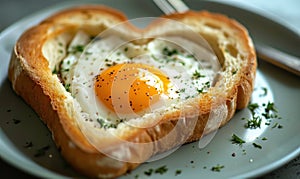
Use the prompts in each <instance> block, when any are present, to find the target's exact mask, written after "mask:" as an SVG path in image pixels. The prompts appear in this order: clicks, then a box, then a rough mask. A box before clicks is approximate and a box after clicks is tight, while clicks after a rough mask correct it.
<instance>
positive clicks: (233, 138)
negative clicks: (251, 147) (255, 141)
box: [231, 134, 245, 145]
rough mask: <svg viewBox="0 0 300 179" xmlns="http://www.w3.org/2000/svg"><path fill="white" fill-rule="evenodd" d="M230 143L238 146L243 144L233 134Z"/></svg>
mask: <svg viewBox="0 0 300 179" xmlns="http://www.w3.org/2000/svg"><path fill="white" fill-rule="evenodd" d="M231 142H232V144H238V145H242V144H243V143H245V141H244V140H243V139H241V138H239V137H238V136H237V135H235V134H233V135H232V138H231Z"/></svg>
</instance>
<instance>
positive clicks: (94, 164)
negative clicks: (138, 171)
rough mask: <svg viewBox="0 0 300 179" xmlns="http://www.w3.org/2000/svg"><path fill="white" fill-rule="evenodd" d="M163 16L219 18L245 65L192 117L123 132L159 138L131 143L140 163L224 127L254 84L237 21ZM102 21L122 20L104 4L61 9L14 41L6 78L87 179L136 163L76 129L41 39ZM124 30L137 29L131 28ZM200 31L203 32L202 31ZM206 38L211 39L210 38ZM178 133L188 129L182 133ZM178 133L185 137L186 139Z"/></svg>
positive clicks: (210, 22) (134, 138)
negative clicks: (112, 154)
mask: <svg viewBox="0 0 300 179" xmlns="http://www.w3.org/2000/svg"><path fill="white" fill-rule="evenodd" d="M164 17H165V18H170V19H175V20H179V21H181V22H183V23H185V24H187V25H190V26H191V27H192V26H194V23H195V21H196V22H198V21H200V20H203V19H204V20H205V21H206V23H207V26H211V27H212V28H219V27H213V26H215V24H216V23H214V22H217V24H219V26H220V27H222V28H223V27H224V28H225V29H229V30H230V32H233V34H226V35H229V36H232V37H234V38H235V39H236V41H237V42H236V43H237V44H238V45H239V46H238V47H240V48H241V49H242V51H243V52H245V53H246V55H245V56H244V57H243V60H244V62H243V65H241V66H240V69H238V71H237V72H236V74H235V76H234V77H233V78H234V80H233V81H234V82H232V83H233V84H231V85H230V89H229V91H228V92H227V93H226V94H224V95H223V96H222V95H220V97H219V98H220V100H218V101H215V102H214V103H213V102H212V101H211V96H209V95H208V94H207V95H203V98H201V100H200V101H199V103H197V104H196V105H197V106H201V108H200V110H196V111H197V114H193V113H194V112H195V110H194V108H191V109H188V110H186V111H185V113H186V115H187V116H189V115H190V117H187V118H186V120H185V121H182V120H178V116H180V115H182V114H179V113H178V112H177V113H172V114H169V115H165V116H164V117H163V119H162V120H161V122H160V123H159V124H158V125H157V126H158V128H159V129H160V130H157V126H156V127H151V128H146V129H136V130H133V131H132V132H130V133H129V134H128V135H126V136H124V139H126V140H127V141H131V142H137V143H151V142H154V141H157V143H156V144H153V145H147V146H146V147H129V150H130V152H131V153H132V155H131V157H132V158H141V159H142V160H141V161H145V160H146V159H148V158H149V157H150V156H152V155H154V154H156V153H159V152H163V151H165V150H168V149H170V148H172V147H174V146H177V145H180V144H182V143H183V142H192V141H195V140H198V139H200V138H201V137H202V135H203V134H207V133H209V132H211V131H213V130H216V129H217V128H219V127H220V126H222V125H225V124H226V123H227V122H228V121H229V120H230V119H231V118H232V116H233V115H234V112H235V110H236V109H242V108H244V107H246V106H247V104H248V102H249V100H250V96H251V93H252V90H253V86H254V79H255V70H256V55H255V51H254V47H253V44H252V41H251V39H250V37H249V35H248V33H247V31H246V29H245V28H244V27H242V26H241V25H240V24H239V23H237V22H236V21H234V20H232V19H229V18H227V17H225V16H223V15H219V14H212V13H209V12H206V11H203V12H192V11H190V12H186V13H183V14H173V15H169V16H164ZM78 19H79V20H78ZM101 19H109V20H110V23H111V25H114V24H117V23H119V22H122V21H125V20H126V18H125V16H124V15H123V14H122V13H120V12H118V11H116V10H113V9H110V8H107V7H104V6H81V7H77V8H72V9H68V10H65V11H62V12H59V13H57V14H55V15H53V16H51V17H49V18H47V19H45V20H44V21H43V22H41V23H40V24H38V25H37V26H35V27H32V28H31V29H29V30H27V31H26V32H25V33H24V34H23V35H22V36H21V37H20V39H19V40H18V42H17V44H16V45H15V49H14V51H13V54H12V57H11V62H10V66H9V74H8V76H9V79H10V81H11V82H12V85H13V88H14V90H15V91H16V93H17V94H19V95H20V96H21V97H22V98H23V99H24V100H25V101H26V102H27V103H28V104H29V105H30V106H31V107H32V108H33V109H34V110H35V111H36V112H37V113H38V114H39V115H40V116H41V118H42V120H43V121H44V122H45V123H46V125H47V126H48V128H49V130H50V131H51V132H52V135H53V139H54V141H55V143H56V145H57V147H58V148H60V149H61V153H62V155H63V156H64V158H65V159H66V160H67V161H68V162H69V163H70V164H71V165H72V166H73V167H74V168H76V169H77V170H78V171H80V172H81V173H83V174H85V175H87V176H90V177H116V176H119V175H122V174H124V173H125V172H126V171H128V170H132V169H134V168H135V167H137V166H138V165H139V164H138V163H129V162H122V161H118V160H115V159H111V158H109V157H107V156H106V155H104V154H102V153H100V152H98V150H96V149H95V147H94V146H93V145H91V144H90V143H89V141H88V140H87V139H86V138H85V136H84V134H83V133H82V132H81V130H80V128H79V127H78V124H77V122H76V119H74V118H73V117H72V115H70V114H69V112H68V110H67V109H66V106H65V105H66V104H65V102H66V98H67V97H66V95H65V91H63V90H62V88H61V86H59V85H58V84H57V83H59V80H58V79H57V77H55V76H53V75H52V72H51V69H50V68H49V62H48V60H47V59H46V58H45V57H44V55H43V53H42V48H43V45H44V43H45V42H46V41H47V40H49V39H51V38H53V37H55V36H57V35H58V34H60V33H62V32H66V31H67V32H70V33H74V32H76V31H78V29H84V30H86V31H88V32H89V33H90V34H94V35H95V34H98V33H100V32H101V31H103V30H104V29H105V28H103V26H101V25H99V24H98V25H97V23H99V22H101ZM91 27H92V28H91ZM106 28H107V27H106ZM128 28H132V29H135V28H134V27H131V26H129V27H128ZM152 28H158V27H157V26H155V24H153V25H152V26H151V28H149V29H150V30H151V29H152ZM149 29H147V30H149ZM135 31H138V29H135ZM199 33H200V34H202V35H203V32H199ZM204 35H205V34H204ZM207 38H208V36H207ZM207 40H208V41H209V39H207ZM214 43H216V42H214ZM238 47H237V48H238ZM215 48H216V47H215ZM218 48H219V47H218ZM215 50H216V51H218V53H220V56H219V58H224V59H221V60H225V61H226V57H225V56H224V53H225V52H224V50H225V49H221V47H220V48H219V49H215ZM233 55H234V54H233ZM224 68H226V66H225V67H224ZM221 104H224V106H223V107H225V110H226V111H225V116H224V119H223V120H221V125H219V124H218V125H212V126H210V125H208V123H209V119H210V117H211V113H210V112H211V110H212V109H214V108H218V107H219V106H220V105H221ZM192 107H193V106H192ZM196 108H197V107H196ZM195 116H196V117H197V118H198V120H197V121H196V123H194V120H193V118H195ZM220 118H222V116H220ZM182 122H184V125H183V124H180V123H182ZM194 125H195V128H194V130H193V131H189V130H188V128H189V127H190V126H193V127H194ZM176 126H177V128H176ZM207 126H210V127H207ZM205 127H207V128H205ZM182 131H183V132H185V131H186V132H185V133H182ZM170 132H173V133H172V135H171V136H169V137H171V138H168V140H166V139H165V140H162V141H159V139H162V138H164V137H165V136H167V135H168V134H169V133H170ZM182 134H184V135H182ZM190 134H191V135H190ZM182 136H188V138H186V137H182ZM116 145H118V143H116ZM149 146H151V147H149ZM74 156H76V157H74Z"/></svg>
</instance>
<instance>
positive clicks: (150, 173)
mask: <svg viewBox="0 0 300 179" xmlns="http://www.w3.org/2000/svg"><path fill="white" fill-rule="evenodd" d="M152 173H153V169H152V168H150V169H149V170H147V171H144V174H145V175H147V176H151V175H152Z"/></svg>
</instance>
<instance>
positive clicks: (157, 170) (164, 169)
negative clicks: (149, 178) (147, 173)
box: [154, 165, 168, 175]
mask: <svg viewBox="0 0 300 179" xmlns="http://www.w3.org/2000/svg"><path fill="white" fill-rule="evenodd" d="M167 171H168V168H167V166H166V165H164V166H161V167H159V168H157V169H155V171H154V172H155V173H159V174H161V175H162V174H164V173H166V172H167Z"/></svg>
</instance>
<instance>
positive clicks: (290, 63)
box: [153, 0, 300, 76]
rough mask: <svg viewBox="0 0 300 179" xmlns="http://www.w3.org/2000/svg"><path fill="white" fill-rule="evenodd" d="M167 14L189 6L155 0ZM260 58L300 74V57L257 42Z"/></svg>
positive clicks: (186, 9)
mask: <svg viewBox="0 0 300 179" xmlns="http://www.w3.org/2000/svg"><path fill="white" fill-rule="evenodd" d="M153 2H154V3H155V4H156V5H157V6H158V7H159V8H160V10H161V11H163V12H164V13H165V14H172V13H175V12H179V13H183V12H186V11H188V10H189V7H188V6H187V5H186V4H185V3H184V2H183V1H182V0H153ZM255 49H256V53H257V56H258V58H260V59H262V60H265V61H267V62H269V63H271V64H273V65H276V66H278V67H280V68H282V69H285V70H287V71H289V72H292V73H294V74H296V75H298V76H300V59H299V58H298V57H295V56H292V55H289V54H287V53H284V52H282V51H280V50H278V49H275V48H272V47H269V46H267V45H264V44H262V43H255Z"/></svg>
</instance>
